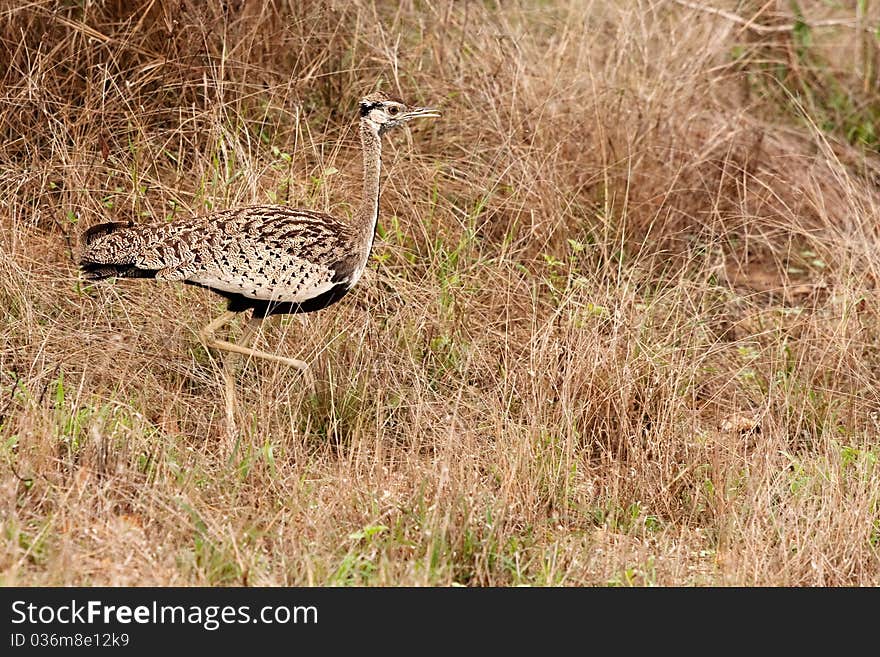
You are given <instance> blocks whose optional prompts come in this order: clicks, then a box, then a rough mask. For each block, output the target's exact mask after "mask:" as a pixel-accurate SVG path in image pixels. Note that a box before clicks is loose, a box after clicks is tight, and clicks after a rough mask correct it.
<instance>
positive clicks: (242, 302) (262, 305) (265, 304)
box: [184, 281, 351, 318]
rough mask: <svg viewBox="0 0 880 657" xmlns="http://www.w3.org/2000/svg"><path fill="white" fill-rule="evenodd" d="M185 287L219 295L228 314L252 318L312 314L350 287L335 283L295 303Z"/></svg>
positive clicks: (189, 283) (210, 288)
mask: <svg viewBox="0 0 880 657" xmlns="http://www.w3.org/2000/svg"><path fill="white" fill-rule="evenodd" d="M184 283H186V284H187V285H195V286H196V287H203V288H205V289H207V290H211V291H212V292H214V293H216V294H219V295H220V296H222V297H223V298H224V299H226V301H227V306H226V309H227V310H229V311H230V312H234V313H241V312H244V311H246V310H253V311H254V317H258V318H263V317H267V316H269V315H296V314H299V313H313V312H315V311H318V310H323V309H324V308H326V307H327V306H331V305H333V304H334V303H336V302H337V301H339V300H340V299H341V298H342V297H344V296H345V295H346V294H348V292H349V290H351V287H350V286H349V285H348V284H347V283H337V284H336V285H334V286H333V287H332V288H330V289H329V290H327V291H326V292H324V293H322V294H319V295H318V296H316V297H313V298H311V299H308V300H306V301H302V302H299V303H295V302H292V301H269V300H267V299H254V298H253V297H247V296H245V295H243V294H238V293H237V292H227V291H226V290H218V289H217V288H213V287H210V286H208V285H202V284H201V283H194V282H193V281H184Z"/></svg>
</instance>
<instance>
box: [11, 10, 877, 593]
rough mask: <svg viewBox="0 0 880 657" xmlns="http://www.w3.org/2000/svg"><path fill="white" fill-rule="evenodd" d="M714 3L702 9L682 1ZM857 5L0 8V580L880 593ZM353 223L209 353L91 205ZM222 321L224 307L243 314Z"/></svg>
mask: <svg viewBox="0 0 880 657" xmlns="http://www.w3.org/2000/svg"><path fill="white" fill-rule="evenodd" d="M710 10H712V11H710ZM714 10H720V11H714ZM878 24H880V2H875V1H874V0H859V1H858V2H856V1H855V0H853V1H845V2H844V1H841V2H839V3H831V2H822V1H819V0H815V1H811V0H802V1H799V2H794V1H789V0H738V1H734V0H699V2H697V1H694V2H684V1H675V0H617V1H613V0H612V1H605V0H602V1H598V0H597V1H595V2H591V1H590V0H557V1H552V2H551V1H548V2H538V1H529V0H521V1H519V2H497V3H496V2H488V1H487V2H453V1H451V0H434V1H429V0H424V1H416V0H409V1H406V0H404V1H403V2H396V1H395V2H379V1H376V2H372V1H367V0H352V1H346V2H341V1H340V2H329V3H328V2H311V1H301V0H267V1H266V2H265V3H260V2H234V1H229V2H225V3H221V2H210V3H207V2H201V1H200V0H152V1H144V2H123V1H116V2H113V1H107V2H97V1H92V0H79V1H76V2H74V1H63V2H61V1H49V0H35V1H33V2H12V1H11V0H4V2H3V3H2V4H0V226H2V233H0V459H2V460H0V467H2V476H0V489H2V493H0V505H2V506H0V523H2V547H0V572H2V576H0V581H2V582H3V583H5V584H56V585H67V584H136V585H149V584H153V585H169V584H184V585H190V584H193V585H195V584H199V585H223V584H250V585H290V584H357V585H360V584H367V585H383V584H386V585H387V584H391V585H397V584H428V585H449V584H453V583H459V584H467V585H510V584H521V583H531V584H553V585H555V584H562V585H595V584H598V585H605V584H612V585H614V584H621V585H648V584H658V585H710V584H716V585H718V584H720V585H880V465H878V456H880V440H878V432H880V415H878V413H880V394H878V384H880V298H878V290H877V285H878V273H880V272H878V263H880V235H878V230H877V225H878V224H877V222H878V216H880V193H878V186H877V183H878V179H880V160H878V158H877V149H878V144H880V133H878V132H877V129H876V118H877V117H878V115H880V98H878V95H877V92H878V87H880V56H878V53H880V51H878V40H877V37H876V34H875V31H874V30H875V28H876V26H877V25H878ZM377 87H378V88H382V89H385V90H389V91H391V92H393V93H397V94H399V95H400V96H402V97H404V98H405V99H406V100H407V101H408V102H411V103H414V104H432V105H438V106H440V107H442V108H443V111H444V116H443V119H441V120H437V121H432V122H427V121H426V122H420V123H419V124H418V125H415V124H413V127H412V130H411V131H400V132H397V133H393V134H391V135H389V138H388V139H386V148H385V157H384V162H385V170H384V175H383V197H382V203H381V217H380V223H381V229H380V237H381V239H380V240H378V241H377V244H376V246H375V249H374V252H373V258H372V260H371V266H370V274H369V275H368V276H366V277H365V279H364V280H363V282H362V283H361V284H360V285H359V287H358V288H356V290H355V292H353V293H352V294H351V295H349V296H348V297H347V298H346V299H345V300H344V301H343V302H341V303H339V304H337V305H336V306H333V307H332V308H331V309H328V310H327V311H325V312H322V313H320V314H315V315H311V316H308V317H307V318H306V319H305V320H304V321H300V320H299V319H292V320H291V319H287V320H285V321H284V322H282V323H281V324H275V325H273V326H272V327H270V328H268V329H267V330H266V331H265V332H264V336H263V338H262V346H263V347H264V348H267V349H269V350H272V351H276V352H278V353H281V354H285V355H288V356H291V357H298V358H305V359H307V360H310V361H311V362H313V367H314V371H315V374H316V377H317V380H318V381H317V387H316V389H315V390H314V391H312V390H309V389H307V387H306V386H304V385H303V383H302V380H301V378H300V376H299V375H298V374H297V373H296V372H294V371H291V370H289V369H287V368H285V367H283V366H277V365H274V364H272V363H265V362H250V363H247V364H246V365H245V366H244V367H243V369H242V371H241V373H240V376H239V395H240V409H239V410H240V412H239V433H238V435H237V436H229V435H227V433H226V431H225V423H224V411H223V408H224V407H223V386H222V379H221V371H220V363H219V361H217V360H215V358H213V357H212V355H210V354H208V353H206V351H205V350H204V348H203V347H202V346H201V345H200V343H199V341H198V337H197V330H198V328H199V327H200V326H202V325H203V324H205V323H206V322H207V321H208V320H210V319H211V318H213V317H215V316H216V315H217V314H218V313H219V312H220V311H221V310H222V308H223V304H222V302H221V301H220V300H219V298H217V297H215V296H213V295H211V294H210V293H208V292H206V291H203V290H199V289H194V288H189V287H185V286H181V285H175V284H156V283H150V282H143V281H119V282H116V283H115V284H112V283H111V284H102V285H94V286H91V285H86V284H85V283H84V282H83V281H82V280H81V279H80V277H79V275H78V272H77V269H76V267H75V265H74V256H75V251H76V246H77V241H76V235H77V233H78V232H79V231H80V230H82V229H84V228H85V227H87V226H89V225H92V224H93V223H96V222H100V221H107V220H135V221H146V220H149V219H151V218H156V217H158V218H163V217H167V218H168V219H171V218H173V217H179V216H188V215H190V214H191V213H202V212H206V211H209V210H212V209H223V208H227V207H232V206H236V205H240V204H245V203H255V202H257V203H261V202H282V203H290V204H292V205H303V206H307V207H311V208H316V209H320V210H326V211H331V212H334V213H336V214H339V215H341V216H348V215H349V214H350V212H351V210H352V206H353V205H354V203H356V200H357V199H358V198H359V194H360V187H359V185H360V154H359V151H358V144H357V140H356V134H357V133H356V131H355V130H353V125H354V115H355V109H356V103H357V100H358V98H359V97H360V96H361V95H363V94H365V93H367V92H369V91H372V90H373V89H375V88H377ZM236 330H237V329H236Z"/></svg>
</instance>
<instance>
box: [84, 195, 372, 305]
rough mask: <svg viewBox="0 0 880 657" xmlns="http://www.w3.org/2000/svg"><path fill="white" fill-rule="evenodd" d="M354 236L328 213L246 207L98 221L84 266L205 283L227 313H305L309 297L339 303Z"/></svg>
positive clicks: (355, 269) (96, 272) (347, 283)
mask: <svg viewBox="0 0 880 657" xmlns="http://www.w3.org/2000/svg"><path fill="white" fill-rule="evenodd" d="M358 240H359V235H358V231H356V230H354V229H353V228H351V227H349V226H347V225H346V224H343V223H341V222H340V221H338V220H337V219H334V218H333V217H331V216H329V215H326V214H321V213H318V212H311V211H309V210H302V209H294V208H289V207H286V206H281V205H265V206H251V207H245V208H239V209H235V210H227V211H224V212H217V213H214V214H211V215H207V216H202V217H192V218H188V219H181V220H178V221H174V222H171V223H162V224H144V225H126V224H112V225H108V224H101V225H99V226H96V227H95V228H94V229H92V230H91V231H89V232H87V233H86V235H85V241H86V244H87V247H86V251H85V253H84V255H83V261H84V263H83V268H84V270H85V271H86V274H87V276H89V277H90V278H93V279H98V278H106V277H108V276H118V277H122V278H125V277H129V278H140V277H150V278H156V279H157V280H163V281H184V282H186V283H190V284H194V285H199V286H202V287H206V288H210V289H212V290H214V291H216V292H218V293H219V294H222V295H223V296H225V297H227V298H228V299H229V300H230V309H231V310H244V309H246V308H253V309H254V312H255V313H257V314H260V315H265V314H271V313H276V312H305V311H308V310H312V309H317V308H314V307H313V306H316V305H320V304H315V303H311V304H310V303H309V302H313V301H314V299H317V298H320V297H322V295H326V296H325V297H323V298H324V299H326V300H328V301H331V302H332V301H336V300H338V299H339V298H341V297H342V295H343V294H345V293H346V292H347V291H348V290H349V289H351V287H352V286H353V285H354V284H355V283H356V282H357V279H358V278H359V276H360V270H361V269H362V267H363V263H360V262H359V260H360V258H359V256H360V255H361V254H362V251H363V245H362V244H359V243H358ZM328 293H331V294H330V295H328ZM330 297H332V298H330ZM324 305H328V304H324ZM322 307H323V306H322Z"/></svg>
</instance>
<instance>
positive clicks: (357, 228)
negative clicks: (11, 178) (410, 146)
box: [79, 91, 440, 426]
mask: <svg viewBox="0 0 880 657" xmlns="http://www.w3.org/2000/svg"><path fill="white" fill-rule="evenodd" d="M439 117H440V111H439V110H438V109H436V108H433V107H414V106H409V105H407V104H406V103H404V102H403V101H402V100H400V99H399V98H396V97H392V96H391V95H389V94H387V93H385V92H381V91H377V92H373V93H370V94H367V95H366V96H364V97H363V98H362V99H361V100H360V103H359V106H358V122H359V132H360V141H361V147H362V151H363V192H362V197H361V199H360V203H359V204H358V205H357V208H356V210H355V212H354V213H353V215H352V217H351V219H350V220H348V221H344V220H342V219H340V218H338V217H334V216H331V215H329V214H325V213H322V212H315V211H313V210H308V209H301V208H293V207H289V206H285V205H252V206H246V207H241V208H235V209H229V210H225V211H220V212H215V213H210V214H206V215H200V216H193V217H187V218H181V219H177V220H174V221H171V222H152V223H143V224H136V223H132V222H107V223H99V224H97V225H95V226H92V227H91V228H88V229H87V230H85V231H84V232H83V233H82V235H81V236H80V245H81V247H80V255H79V266H80V269H81V271H82V272H83V275H84V277H85V278H86V279H87V280H90V281H100V280H102V279H108V278H146V279H155V280H157V281H179V282H182V283H185V284H188V285H194V286H199V287H202V288H207V289H209V290H212V291H213V292H215V293H217V294H219V295H221V296H222V297H224V298H225V299H226V301H227V309H226V312H224V313H223V314H222V315H220V316H219V317H217V318H216V319H214V320H213V321H211V322H209V323H208V324H207V325H206V326H204V327H203V328H202V329H201V330H200V331H199V337H200V339H201V341H202V342H203V343H204V344H205V346H206V347H208V348H210V349H215V350H221V351H227V352H232V353H231V354H230V356H229V357H228V358H226V359H224V368H223V374H224V378H225V381H226V406H227V408H226V412H227V420H228V422H229V423H230V425H233V426H234V408H235V401H234V399H235V389H234V382H233V379H232V372H231V369H230V367H231V366H230V365H229V364H231V362H232V359H233V355H232V354H238V355H244V356H252V357H255V358H262V359H265V360H269V361H273V362H277V363H282V364H284V365H288V366H291V367H293V368H296V369H298V370H302V371H303V372H307V371H308V363H306V362H304V361H301V360H297V359H292V358H285V357H283V356H279V355H276V354H272V353H268V352H265V351H260V350H258V349H254V348H252V347H250V346H249V345H250V343H251V341H252V340H253V337H254V335H255V334H256V333H257V332H258V331H259V329H260V326H261V325H262V322H263V321H264V320H265V319H266V318H267V317H271V316H274V315H279V314H298V313H310V312H315V311H319V310H322V309H324V308H327V307H328V306H330V305H332V304H334V303H336V302H338V301H339V300H340V299H341V298H342V297H344V296H345V295H346V294H347V293H348V292H349V291H351V289H352V288H353V287H354V286H355V285H356V284H357V282H358V281H359V280H360V278H361V276H362V274H363V272H364V269H365V268H366V266H367V262H368V259H369V256H370V251H371V249H372V246H373V241H374V239H375V235H376V229H377V226H378V220H379V195H380V170H381V166H382V164H381V163H382V137H383V135H384V134H385V133H387V132H388V131H389V130H392V129H394V128H398V127H400V126H403V125H405V124H407V123H408V122H409V121H411V120H414V119H420V118H439ZM248 310H250V311H251V313H250V317H249V319H248V321H247V324H246V326H245V328H244V330H243V332H242V336H241V337H240V339H239V341H238V342H237V343H233V342H230V341H228V340H224V339H221V338H218V337H217V333H218V331H219V330H220V329H221V328H223V327H224V326H226V325H227V324H229V322H230V321H231V320H232V319H233V318H234V317H235V316H237V315H238V314H239V313H243V312H246V311H248Z"/></svg>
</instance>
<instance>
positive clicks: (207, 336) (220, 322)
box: [199, 311, 309, 370]
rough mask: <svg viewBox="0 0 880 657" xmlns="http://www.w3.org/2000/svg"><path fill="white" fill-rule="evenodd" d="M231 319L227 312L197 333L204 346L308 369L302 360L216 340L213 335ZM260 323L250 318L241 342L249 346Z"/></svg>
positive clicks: (299, 368) (232, 314)
mask: <svg viewBox="0 0 880 657" xmlns="http://www.w3.org/2000/svg"><path fill="white" fill-rule="evenodd" d="M233 317H235V313H233V312H229V311H227V312H225V313H224V314H222V315H221V316H220V317H218V318H217V319H215V320H214V321H213V322H211V323H210V324H208V325H207V326H206V327H205V328H203V329H202V330H201V331H200V332H199V335H200V336H201V338H202V342H204V343H205V346H207V347H210V348H211V349H220V350H223V351H231V352H232V353H235V354H241V355H242V356H253V357H254V358H262V359H263V360H270V361H272V362H273V363H281V364H282V365H287V366H288V367H295V368H296V369H298V370H307V369H308V368H309V364H308V363H306V362H305V361H302V360H297V359H296V358H285V357H284V356H276V355H275V354H270V353H267V352H265V351H260V350H259V349H252V348H250V347H248V346H245V345H244V344H234V343H232V342H229V341H228V340H219V339H217V337H216V336H215V335H214V334H215V333H216V331H217V329H219V328H220V327H221V326H225V325H226V324H227V323H228V322H229V320H231V319H232V318H233ZM262 322H263V319H262V318H261V317H251V318H250V319H249V320H248V323H247V326H246V327H245V330H244V333H242V338H241V341H244V342H246V344H249V343H250V341H251V340H252V339H253V337H254V335H255V334H256V332H257V330H258V329H259V327H260V324H261V323H262Z"/></svg>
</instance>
